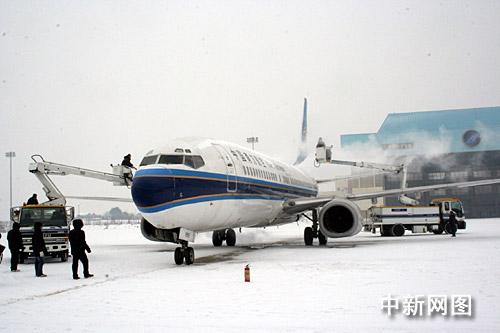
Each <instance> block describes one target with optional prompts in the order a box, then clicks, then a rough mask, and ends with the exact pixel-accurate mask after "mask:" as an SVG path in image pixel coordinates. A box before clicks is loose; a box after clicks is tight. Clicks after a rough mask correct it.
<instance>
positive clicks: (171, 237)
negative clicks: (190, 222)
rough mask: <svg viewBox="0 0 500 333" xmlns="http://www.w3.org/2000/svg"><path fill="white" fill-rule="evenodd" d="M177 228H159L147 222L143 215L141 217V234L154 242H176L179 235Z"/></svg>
mask: <svg viewBox="0 0 500 333" xmlns="http://www.w3.org/2000/svg"><path fill="white" fill-rule="evenodd" d="M178 229H179V228H177V229H171V230H167V229H159V228H157V227H155V226H154V225H152V224H151V223H149V221H148V220H146V219H145V218H144V217H143V218H141V232H142V235H143V236H144V237H145V238H146V239H149V240H151V241H154V242H170V243H176V242H177V238H178V235H179V230H178Z"/></svg>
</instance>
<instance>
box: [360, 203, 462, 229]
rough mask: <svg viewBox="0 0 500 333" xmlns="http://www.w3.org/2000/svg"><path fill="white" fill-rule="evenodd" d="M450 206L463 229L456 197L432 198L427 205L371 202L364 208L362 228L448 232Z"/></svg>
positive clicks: (460, 207)
mask: <svg viewBox="0 0 500 333" xmlns="http://www.w3.org/2000/svg"><path fill="white" fill-rule="evenodd" d="M451 210H453V212H454V213H455V216H456V220H457V227H458V229H465V228H466V222H465V214H464V210H463V205H462V203H461V201H460V200H458V199H456V198H443V199H434V200H432V201H431V202H430V204H429V206H396V207H386V206H373V207H370V208H369V209H368V211H367V221H366V223H365V226H364V227H365V230H366V231H371V232H372V233H375V232H376V230H377V228H378V229H379V230H380V234H381V235H382V236H402V235H404V233H405V231H406V230H410V231H412V232H413V233H426V232H433V233H435V234H441V233H443V231H446V232H449V225H448V220H449V216H450V211H451Z"/></svg>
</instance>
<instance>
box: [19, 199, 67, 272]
mask: <svg viewBox="0 0 500 333" xmlns="http://www.w3.org/2000/svg"><path fill="white" fill-rule="evenodd" d="M73 218H74V208H73V207H68V206H62V205H26V206H20V207H13V208H12V209H11V220H12V221H13V222H17V223H19V224H20V226H21V228H20V231H21V235H22V237H23V247H24V248H23V251H22V253H21V255H20V258H19V259H20V262H21V263H23V262H24V261H25V260H26V259H27V258H28V257H30V256H33V246H32V242H31V238H32V236H33V233H34V232H35V229H34V225H35V223H36V222H40V223H41V224H42V233H43V237H44V240H45V245H46V247H47V251H48V252H49V255H50V256H52V257H54V258H56V257H59V258H61V261H67V260H68V254H69V241H68V234H69V226H70V223H71V221H72V220H73Z"/></svg>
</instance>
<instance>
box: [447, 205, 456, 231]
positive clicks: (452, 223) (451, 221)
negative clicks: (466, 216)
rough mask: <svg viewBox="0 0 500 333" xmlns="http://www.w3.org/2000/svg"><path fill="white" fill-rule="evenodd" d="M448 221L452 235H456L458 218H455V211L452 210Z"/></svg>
mask: <svg viewBox="0 0 500 333" xmlns="http://www.w3.org/2000/svg"><path fill="white" fill-rule="evenodd" d="M448 223H449V224H450V226H449V228H450V234H451V237H456V233H457V219H456V218H455V212H454V211H452V210H450V219H449V220H448Z"/></svg>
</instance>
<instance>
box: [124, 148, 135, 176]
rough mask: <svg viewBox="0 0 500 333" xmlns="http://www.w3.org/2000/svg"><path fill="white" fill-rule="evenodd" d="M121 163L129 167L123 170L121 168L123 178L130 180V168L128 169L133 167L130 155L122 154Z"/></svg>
mask: <svg viewBox="0 0 500 333" xmlns="http://www.w3.org/2000/svg"><path fill="white" fill-rule="evenodd" d="M122 165H123V166H126V167H128V168H129V169H127V168H125V170H123V176H124V177H125V179H129V180H132V178H133V174H132V170H130V169H135V167H134V165H133V164H132V155H130V154H127V155H125V156H123V161H122Z"/></svg>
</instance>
